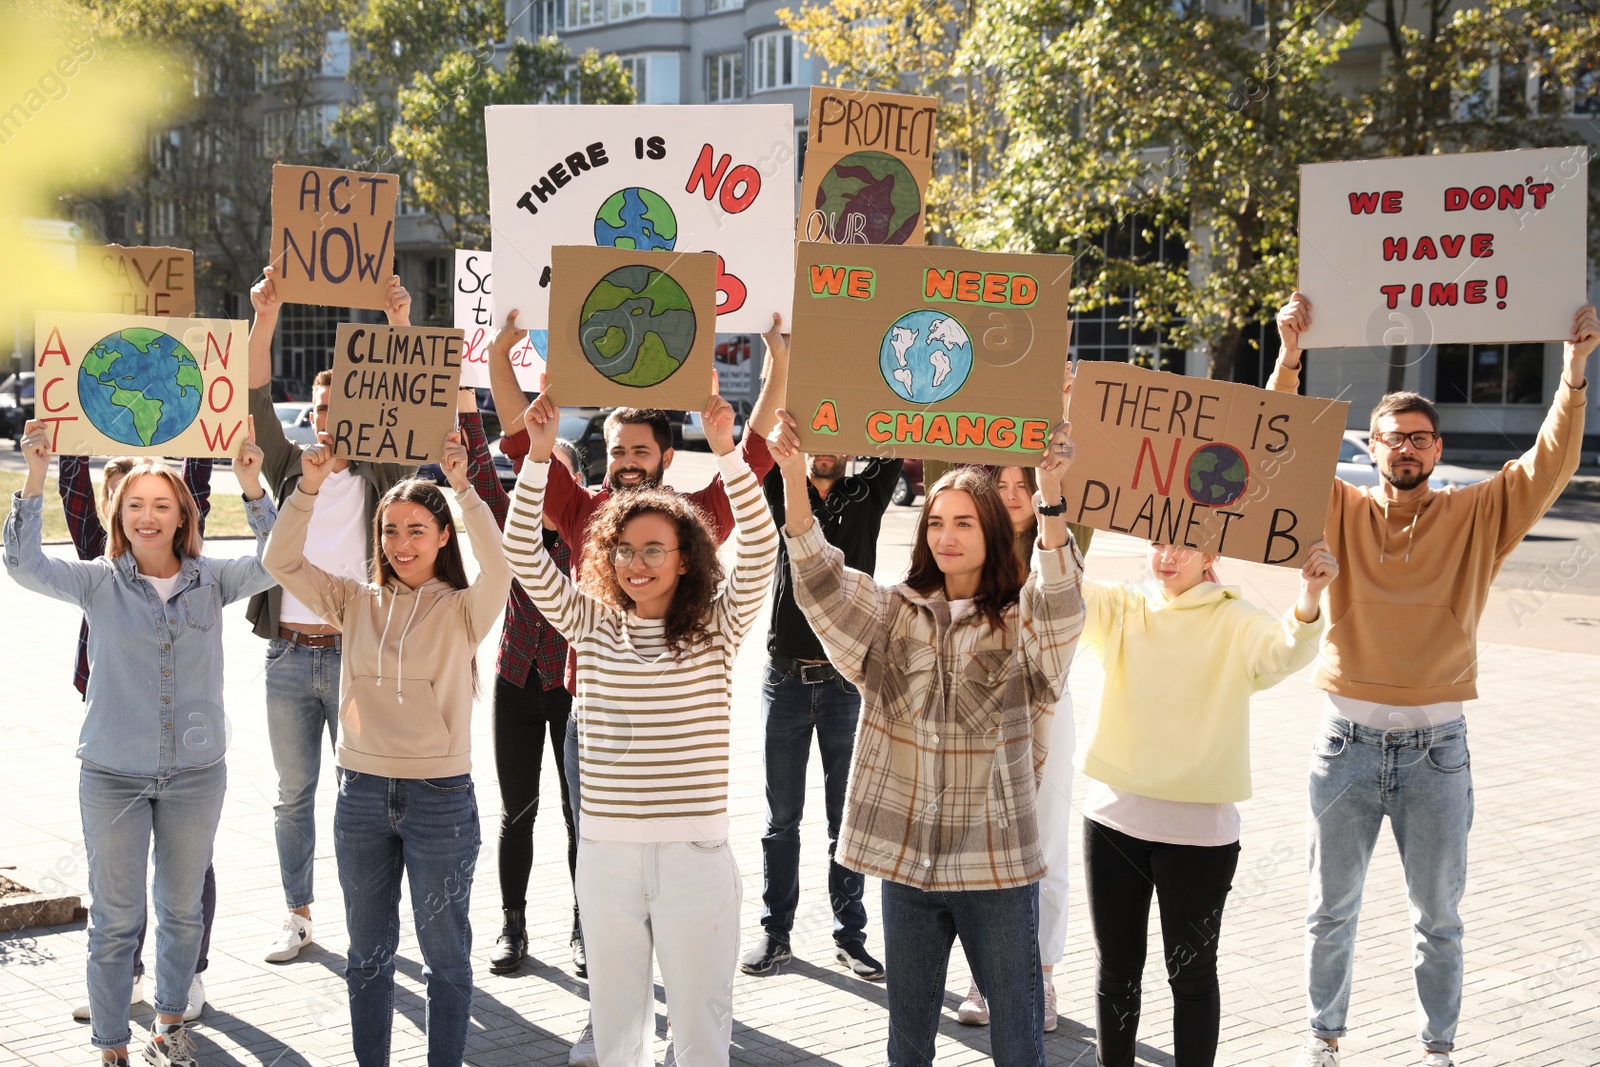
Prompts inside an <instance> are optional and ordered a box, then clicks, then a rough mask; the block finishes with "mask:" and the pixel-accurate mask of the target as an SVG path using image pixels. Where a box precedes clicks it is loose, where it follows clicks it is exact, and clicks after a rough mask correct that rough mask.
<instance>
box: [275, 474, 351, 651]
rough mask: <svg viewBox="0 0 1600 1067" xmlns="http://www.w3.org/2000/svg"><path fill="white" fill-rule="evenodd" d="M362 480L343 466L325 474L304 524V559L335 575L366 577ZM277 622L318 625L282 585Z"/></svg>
mask: <svg viewBox="0 0 1600 1067" xmlns="http://www.w3.org/2000/svg"><path fill="white" fill-rule="evenodd" d="M365 487H366V483H365V482H364V481H363V480H362V478H360V477H359V476H358V475H357V474H356V473H355V472H354V471H352V470H350V469H349V468H346V469H345V470H342V471H335V472H334V473H332V474H330V475H328V479H327V481H325V482H323V483H322V488H321V489H320V490H319V491H318V492H317V495H316V496H315V497H314V498H313V500H314V501H315V503H313V504H312V506H311V522H310V524H309V525H308V526H307V528H306V550H305V557H306V562H307V563H310V564H312V565H313V566H315V567H319V568H321V569H322V570H324V571H327V572H328V573H329V574H332V575H334V576H336V577H339V578H354V579H355V580H356V581H365V580H366V579H367V538H369V537H371V536H372V534H371V533H370V531H368V530H367V516H366V501H365V493H364V491H365ZM278 620H279V621H280V622H286V623H291V624H293V625H297V626H320V625H322V624H324V623H326V622H327V621H328V620H327V619H323V618H319V617H318V616H317V615H316V614H314V613H313V612H312V611H311V609H310V608H308V607H306V606H305V605H304V604H302V603H300V601H298V600H296V599H295V598H294V597H293V596H292V595H290V593H289V591H288V590H287V589H286V590H284V593H283V606H282V608H280V609H279V611H278Z"/></svg>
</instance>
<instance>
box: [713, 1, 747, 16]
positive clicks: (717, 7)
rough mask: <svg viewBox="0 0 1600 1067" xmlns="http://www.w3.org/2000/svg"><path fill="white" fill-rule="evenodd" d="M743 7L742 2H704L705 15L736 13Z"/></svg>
mask: <svg viewBox="0 0 1600 1067" xmlns="http://www.w3.org/2000/svg"><path fill="white" fill-rule="evenodd" d="M742 7H744V0H706V14H708V15H715V14H716V13H717V12H719V11H737V10H739V9H740V8H742Z"/></svg>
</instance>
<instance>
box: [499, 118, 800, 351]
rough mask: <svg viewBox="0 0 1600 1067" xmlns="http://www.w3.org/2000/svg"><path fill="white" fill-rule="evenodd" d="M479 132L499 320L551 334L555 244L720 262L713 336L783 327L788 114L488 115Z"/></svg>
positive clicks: (790, 277) (788, 223)
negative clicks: (775, 323) (778, 320)
mask: <svg viewBox="0 0 1600 1067" xmlns="http://www.w3.org/2000/svg"><path fill="white" fill-rule="evenodd" d="M484 127H485V130H486V132H487V135H488V150H489V214H490V218H491V220H492V222H493V228H494V236H493V243H494V251H495V267H496V279H495V281H496V285H497V287H498V291H499V298H498V300H497V301H496V307H497V309H498V310H497V311H496V314H495V322H496V323H500V322H503V321H504V316H505V312H506V311H509V310H510V309H512V308H517V309H518V310H519V311H520V312H521V314H520V315H519V316H518V318H517V324H518V325H519V326H528V327H533V328H536V329H545V328H546V327H547V326H548V324H549V284H550V249H551V248H552V247H554V246H556V245H590V246H609V247H615V248H624V249H630V250H634V251H639V252H647V251H677V252H715V253H717V255H718V256H719V257H720V258H721V269H720V271H719V275H718V279H717V290H718V292H717V329H718V331H720V332H725V333H731V332H738V331H746V330H749V331H755V332H758V333H759V332H761V331H764V330H766V329H768V328H770V327H771V326H772V313H773V312H775V311H776V312H778V313H779V314H781V315H783V317H784V319H785V321H787V320H788V318H789V309H790V303H791V301H792V300H793V296H794V294H793V289H794V254H793V248H794V219H795V206H794V195H795V158H794V136H795V124H794V108H793V107H792V106H790V105H787V104H758V105H749V104H745V105H727V106H724V105H712V106H670V107H659V106H658V107H648V106H639V107H617V106H598V105H596V106H575V105H569V104H548V105H546V104H532V105H516V106H496V107H488V108H485V109H484Z"/></svg>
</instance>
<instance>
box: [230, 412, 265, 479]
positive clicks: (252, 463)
mask: <svg viewBox="0 0 1600 1067" xmlns="http://www.w3.org/2000/svg"><path fill="white" fill-rule="evenodd" d="M247 418H248V419H249V422H248V424H247V426H248V428H247V429H246V430H245V438H244V440H243V441H240V442H239V454H238V455H237V456H235V457H234V458H233V473H234V476H235V477H236V478H238V479H239V488H240V489H241V490H242V491H243V492H244V498H245V499H246V500H260V499H261V494H262V493H263V492H265V490H264V489H262V488H261V463H262V460H263V459H264V458H265V457H264V456H263V455H262V452H261V447H260V446H259V445H257V444H256V417H255V416H254V415H250V416H247Z"/></svg>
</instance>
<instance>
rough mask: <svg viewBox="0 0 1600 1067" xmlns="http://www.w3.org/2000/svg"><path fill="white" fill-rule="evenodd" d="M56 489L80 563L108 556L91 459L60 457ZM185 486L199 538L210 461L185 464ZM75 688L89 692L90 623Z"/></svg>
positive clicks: (82, 633)
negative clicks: (194, 509)
mask: <svg viewBox="0 0 1600 1067" xmlns="http://www.w3.org/2000/svg"><path fill="white" fill-rule="evenodd" d="M59 462H60V472H59V474H58V476H57V479H56V481H57V485H58V487H59V488H60V490H61V510H62V511H64V512H66V514H67V532H68V533H69V534H71V536H72V547H73V548H76V549H77V550H78V558H79V559H98V558H99V557H101V556H103V555H105V554H106V528H105V527H104V526H103V525H101V523H100V513H99V512H98V511H96V510H95V506H94V482H93V481H92V480H91V479H90V478H89V457H88V456H62V457H60V461H59ZM183 484H184V485H187V486H188V487H189V492H190V493H192V494H193V495H194V502H195V503H196V504H198V505H199V506H200V536H201V537H204V536H205V533H206V516H207V515H209V514H210V513H211V460H209V459H186V460H184V461H183ZM72 684H73V686H74V687H75V688H76V689H77V690H78V693H79V695H80V696H81V695H84V694H86V693H88V691H89V620H88V619H84V620H83V625H81V626H79V627H78V660H77V665H76V666H75V667H74V668H73V671H72Z"/></svg>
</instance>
